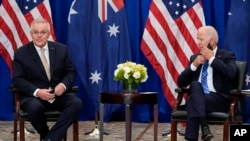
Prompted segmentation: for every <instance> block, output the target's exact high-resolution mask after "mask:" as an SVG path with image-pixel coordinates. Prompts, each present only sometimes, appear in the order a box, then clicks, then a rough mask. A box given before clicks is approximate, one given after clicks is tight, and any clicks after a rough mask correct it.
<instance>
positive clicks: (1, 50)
mask: <svg viewBox="0 0 250 141" xmlns="http://www.w3.org/2000/svg"><path fill="white" fill-rule="evenodd" d="M0 54H1V56H2V57H3V58H4V60H5V62H6V64H7V65H8V67H9V68H10V74H12V59H11V56H10V54H9V53H8V51H7V50H6V48H5V47H4V46H3V44H2V43H1V42H0Z"/></svg>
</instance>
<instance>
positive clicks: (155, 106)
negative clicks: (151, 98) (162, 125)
mask: <svg viewBox="0 0 250 141" xmlns="http://www.w3.org/2000/svg"><path fill="white" fill-rule="evenodd" d="M157 135H158V104H154V141H157V140H158V139H157V138H158V136H157Z"/></svg>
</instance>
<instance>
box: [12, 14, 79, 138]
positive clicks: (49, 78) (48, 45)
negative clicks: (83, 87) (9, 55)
mask: <svg viewBox="0 0 250 141" xmlns="http://www.w3.org/2000/svg"><path fill="white" fill-rule="evenodd" d="M30 35H31V37H32V41H31V42H29V43H28V44H26V45H24V46H22V47H20V48H18V49H17V50H16V51H15V53H14V61H13V85H14V86H15V87H16V88H18V89H19V90H20V91H21V108H22V109H24V110H25V111H27V112H28V115H29V116H28V118H29V120H30V122H31V124H32V126H33V127H34V128H35V129H36V130H37V132H38V133H39V134H40V138H41V140H45V141H47V140H48V141H61V140H62V139H63V137H64V135H65V134H66V132H67V129H68V128H69V127H70V125H71V124H72V123H73V122H74V120H76V119H77V118H78V116H79V113H80V111H81V108H82V102H81V100H80V99H79V98H77V97H76V96H75V95H74V94H72V93H71V92H70V89H71V87H72V84H73V82H74V80H75V74H76V72H75V68H74V66H73V64H72V62H71V60H70V58H69V55H68V51H67V48H66V47H65V46H64V45H62V44H60V43H56V42H51V41H48V39H49V36H50V25H49V23H48V22H47V21H46V20H44V19H36V20H34V21H33V23H32V24H31V30H30ZM43 49H44V51H43ZM46 110H58V111H61V112H62V113H61V115H60V117H59V119H58V121H57V122H56V123H55V125H54V126H53V127H52V128H51V129H50V130H49V127H48V125H47V122H46V120H45V118H44V116H43V113H44V111H46Z"/></svg>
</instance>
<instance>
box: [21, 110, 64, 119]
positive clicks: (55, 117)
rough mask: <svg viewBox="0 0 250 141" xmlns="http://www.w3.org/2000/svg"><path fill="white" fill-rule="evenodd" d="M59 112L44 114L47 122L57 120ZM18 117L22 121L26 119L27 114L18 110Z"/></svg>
mask: <svg viewBox="0 0 250 141" xmlns="http://www.w3.org/2000/svg"><path fill="white" fill-rule="evenodd" d="M60 114H61V112H59V111H47V112H45V113H44V115H45V117H46V118H47V119H48V120H56V119H58V117H59V116H60ZM19 116H20V117H21V118H22V119H26V120H27V119H28V113H27V112H25V111H23V110H20V112H19Z"/></svg>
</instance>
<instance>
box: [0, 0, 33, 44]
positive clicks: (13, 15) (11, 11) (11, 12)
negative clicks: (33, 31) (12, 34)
mask: <svg viewBox="0 0 250 141" xmlns="http://www.w3.org/2000/svg"><path fill="white" fill-rule="evenodd" d="M2 5H3V7H5V9H6V11H8V14H9V15H10V18H11V19H12V21H13V23H14V24H15V27H16V30H17V31H18V32H17V34H18V36H19V37H22V38H21V42H22V43H23V44H25V43H27V42H28V41H29V39H28V37H27V36H26V34H25V32H24V31H23V28H22V25H21V24H20V21H18V17H17V15H16V13H15V12H14V9H13V8H12V7H11V5H10V3H9V1H8V2H7V1H3V3H2Z"/></svg>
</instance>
